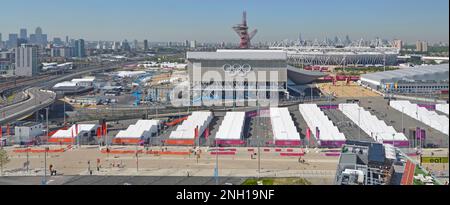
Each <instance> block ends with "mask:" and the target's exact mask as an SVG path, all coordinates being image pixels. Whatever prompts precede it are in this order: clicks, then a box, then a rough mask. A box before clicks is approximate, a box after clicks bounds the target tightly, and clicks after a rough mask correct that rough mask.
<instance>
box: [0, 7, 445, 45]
mask: <svg viewBox="0 0 450 205" xmlns="http://www.w3.org/2000/svg"><path fill="white" fill-rule="evenodd" d="M25 2H26V3H25ZM0 8H1V9H0V33H2V34H3V40H5V39H6V38H7V34H8V33H18V32H19V29H20V28H27V29H28V33H29V34H30V33H34V29H35V28H36V27H37V26H41V27H42V28H43V30H44V33H48V34H49V36H50V37H55V36H56V37H65V36H66V35H69V37H71V38H85V39H87V40H123V39H128V40H134V39H138V40H143V39H148V40H150V41H184V40H198V41H207V42H216V41H226V42H234V41H237V38H236V34H235V33H234V32H233V30H232V29H231V27H232V26H233V25H234V24H237V23H239V22H241V13H242V11H243V10H247V12H248V21H249V26H250V28H251V29H252V28H257V29H258V30H259V33H258V35H257V36H256V37H255V39H254V41H275V40H283V39H287V38H289V39H296V38H297V36H298V34H299V33H300V32H301V33H302V36H303V37H304V38H309V39H314V38H318V39H323V38H324V37H325V36H328V37H334V36H336V35H337V36H339V37H343V36H345V35H346V34H348V35H350V37H351V38H352V39H359V38H374V37H376V36H380V37H384V38H388V39H392V38H400V39H404V40H405V41H408V42H411V43H412V42H414V41H416V40H419V39H420V40H428V41H431V42H438V41H444V42H448V41H449V1H448V0H220V1H219V0H39V1H37V0H21V1H1V3H0Z"/></svg>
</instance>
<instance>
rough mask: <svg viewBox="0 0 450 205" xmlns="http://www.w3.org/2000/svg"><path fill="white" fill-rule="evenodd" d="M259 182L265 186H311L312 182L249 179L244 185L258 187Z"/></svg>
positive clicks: (290, 179) (289, 179)
mask: <svg viewBox="0 0 450 205" xmlns="http://www.w3.org/2000/svg"><path fill="white" fill-rule="evenodd" d="M258 181H262V184H263V185H311V182H310V181H308V180H306V179H304V178H262V179H260V180H258V179H247V180H245V181H244V183H242V185H258Z"/></svg>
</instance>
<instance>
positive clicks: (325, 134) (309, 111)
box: [299, 104, 345, 147]
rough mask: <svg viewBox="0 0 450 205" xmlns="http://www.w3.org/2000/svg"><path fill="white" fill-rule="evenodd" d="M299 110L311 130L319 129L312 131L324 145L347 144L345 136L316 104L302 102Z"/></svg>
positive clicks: (337, 145) (321, 144)
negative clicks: (317, 131)
mask: <svg viewBox="0 0 450 205" xmlns="http://www.w3.org/2000/svg"><path fill="white" fill-rule="evenodd" d="M299 111H300V113H301V114H302V116H303V119H305V121H306V124H307V125H308V127H309V129H310V130H319V133H320V134H319V136H317V133H316V132H314V133H312V134H313V136H314V137H315V138H316V139H317V140H318V141H319V143H320V146H322V147H341V146H342V145H343V144H345V136H344V134H342V133H341V132H339V130H338V128H337V127H336V126H334V125H333V122H332V121H331V120H330V119H328V117H327V116H326V115H325V114H324V113H323V112H322V110H320V108H319V107H318V106H317V105H316V104H300V105H299Z"/></svg>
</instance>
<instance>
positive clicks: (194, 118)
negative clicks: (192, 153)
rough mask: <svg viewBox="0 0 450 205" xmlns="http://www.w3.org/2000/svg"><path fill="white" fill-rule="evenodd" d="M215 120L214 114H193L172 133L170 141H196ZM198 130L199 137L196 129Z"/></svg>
mask: <svg viewBox="0 0 450 205" xmlns="http://www.w3.org/2000/svg"><path fill="white" fill-rule="evenodd" d="M212 119H213V114H212V112H193V113H192V115H190V116H189V117H188V119H186V120H185V121H184V122H183V123H182V124H181V125H179V126H178V127H177V129H176V130H175V131H173V132H172V133H170V136H169V138H170V139H195V137H199V136H200V135H201V134H202V133H203V132H204V131H205V130H206V128H208V127H209V124H210V123H211V120H212ZM196 128H198V130H197V131H198V136H195V129H196Z"/></svg>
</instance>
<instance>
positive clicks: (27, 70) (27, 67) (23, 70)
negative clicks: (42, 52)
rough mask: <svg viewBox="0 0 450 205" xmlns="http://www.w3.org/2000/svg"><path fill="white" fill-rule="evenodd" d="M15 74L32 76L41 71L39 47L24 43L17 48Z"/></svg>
mask: <svg viewBox="0 0 450 205" xmlns="http://www.w3.org/2000/svg"><path fill="white" fill-rule="evenodd" d="M15 59H16V61H15V62H16V66H15V75H16V76H23V77H32V76H35V75H37V74H38V73H39V67H38V65H39V62H38V61H39V59H38V48H37V46H34V45H29V44H22V45H21V46H19V47H17V48H16V57H15Z"/></svg>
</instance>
